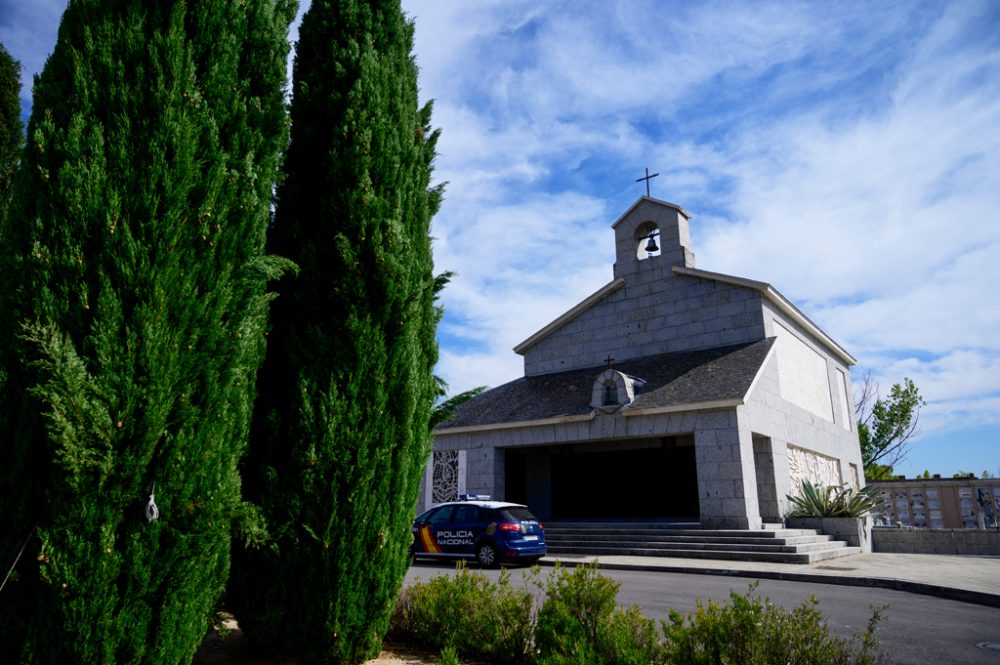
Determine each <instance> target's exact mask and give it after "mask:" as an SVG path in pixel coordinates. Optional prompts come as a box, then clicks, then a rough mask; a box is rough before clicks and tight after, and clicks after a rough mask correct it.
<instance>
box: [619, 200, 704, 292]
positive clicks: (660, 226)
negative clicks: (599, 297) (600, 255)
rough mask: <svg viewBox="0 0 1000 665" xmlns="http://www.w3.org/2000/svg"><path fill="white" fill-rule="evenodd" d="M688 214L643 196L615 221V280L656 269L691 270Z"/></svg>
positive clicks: (692, 261) (669, 204)
mask: <svg viewBox="0 0 1000 665" xmlns="http://www.w3.org/2000/svg"><path fill="white" fill-rule="evenodd" d="M690 218H691V215H689V214H688V213H687V211H685V210H684V209H683V208H681V207H680V206H676V205H674V204H673V203H667V202H666V201H660V200H659V199H654V198H652V197H649V196H643V197H641V198H640V199H639V200H638V201H636V202H635V203H634V204H633V205H632V207H631V208H629V209H628V211H627V212H626V213H625V214H624V215H622V216H621V217H619V218H618V221H616V222H615V223H614V224H612V225H611V228H612V229H614V231H615V277H627V276H629V275H636V274H638V273H640V272H645V271H646V270H648V269H651V268H653V267H654V266H655V267H673V266H685V267H687V268H693V267H694V252H692V251H691V229H690V227H689V226H688V220H689V219H690Z"/></svg>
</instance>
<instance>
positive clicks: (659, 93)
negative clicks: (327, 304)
mask: <svg viewBox="0 0 1000 665" xmlns="http://www.w3.org/2000/svg"><path fill="white" fill-rule="evenodd" d="M64 7H65V2H64V1H61V0H31V2H24V1H23V0H0V42H3V43H4V45H5V46H6V47H7V49H8V50H9V51H10V52H11V53H12V54H13V55H14V57H16V58H18V59H19V60H20V61H21V63H22V65H23V67H24V70H25V71H24V80H25V82H26V83H25V87H24V90H23V92H22V95H23V99H22V105H23V107H24V110H25V113H26V114H27V112H28V110H29V109H30V103H31V101H30V96H31V89H30V87H31V86H30V81H31V75H32V74H34V73H36V72H38V71H40V70H41V68H42V66H43V64H44V62H45V59H46V58H47V56H48V54H49V52H50V51H51V49H52V47H53V45H54V43H55V37H56V30H57V28H58V22H59V17H60V15H61V13H62V10H63V9H64ZM403 8H404V10H405V11H406V12H407V14H408V15H409V16H410V17H411V18H413V20H414V22H415V25H416V42H415V57H416V60H417V64H418V65H419V67H420V88H421V97H422V99H424V100H433V104H434V114H433V124H434V125H435V126H436V127H439V128H440V129H441V138H440V141H439V144H438V157H437V160H436V162H435V181H436V182H446V183H447V186H446V190H445V200H444V203H443V205H442V207H441V210H440V212H439V213H438V214H437V215H436V217H435V218H434V222H433V231H432V233H433V235H434V237H435V240H434V258H435V266H436V270H437V271H439V272H440V271H444V270H449V271H453V272H454V273H455V276H454V277H453V278H452V280H451V283H450V284H449V286H448V287H447V288H446V289H445V291H444V292H443V294H442V298H441V301H442V304H443V306H444V308H445V316H444V319H443V320H442V322H441V326H440V328H439V343H440V361H439V364H438V367H437V373H438V374H439V375H440V376H441V377H442V378H444V379H445V380H446V381H447V382H448V384H449V386H450V392H451V393H458V392H461V391H463V390H466V389H468V388H471V387H474V386H478V385H487V386H497V385H500V384H502V383H505V382H507V381H510V380H513V379H515V378H517V377H519V376H521V374H522V372H523V361H522V358H521V356H519V355H517V354H515V353H514V352H513V350H512V348H513V347H514V346H515V345H517V344H518V343H519V342H521V341H523V340H525V339H527V338H528V337H529V336H530V335H531V334H533V333H534V332H535V331H537V330H538V329H540V328H542V327H543V326H544V325H546V324H547V323H548V322H550V321H551V320H552V319H554V318H556V317H557V316H558V315H560V314H562V313H563V312H565V311H566V310H567V309H569V308H570V307H572V306H573V305H575V304H576V303H577V302H578V301H580V300H581V299H582V298H584V297H586V296H587V295H589V294H590V293H592V292H594V291H595V290H597V289H598V288H600V287H601V286H603V285H604V284H606V283H607V282H608V281H610V280H611V279H612V264H613V262H614V242H613V238H614V236H613V232H612V230H611V228H610V225H611V223H612V222H614V221H615V219H617V218H618V216H619V215H621V214H622V213H623V212H625V211H626V210H627V209H628V207H629V206H630V205H631V204H632V203H633V202H635V200H636V199H637V198H638V197H639V196H641V195H642V194H644V193H645V188H644V185H643V184H641V183H637V182H636V178H639V177H641V176H642V175H643V174H644V169H645V168H649V170H650V172H651V173H659V176H658V177H656V178H654V179H653V180H652V181H651V193H652V195H653V196H654V197H656V198H659V199H662V200H665V201H669V202H671V203H675V204H677V205H680V206H682V207H683V208H684V209H685V210H687V211H688V212H690V213H691V214H692V219H691V235H692V243H693V249H694V252H695V254H696V257H697V258H696V261H697V264H696V265H697V267H699V268H701V269H705V270H711V271H714V272H721V273H727V274H732V275H737V276H741V277H747V278H750V279H754V280H758V281H764V282H768V283H770V284H772V285H773V286H774V287H775V288H776V289H777V290H778V291H780V292H781V293H782V294H783V295H785V296H786V297H787V298H789V299H790V300H791V301H792V302H794V303H796V305H797V306H798V307H799V308H800V309H801V310H802V311H804V312H805V313H806V315H807V316H809V318H810V319H812V320H813V321H814V322H815V323H817V324H818V325H819V326H820V327H822V328H823V329H824V330H825V331H826V332H827V333H828V334H829V335H830V336H831V337H833V338H834V339H835V340H837V341H838V342H839V343H840V344H841V345H842V346H844V347H845V348H846V349H847V350H848V351H849V352H850V353H851V354H852V355H853V356H854V357H855V358H857V359H858V365H857V366H855V367H854V368H853V377H854V381H855V385H856V388H855V390H856V391H857V385H858V383H859V382H860V381H861V380H862V379H863V378H864V376H866V375H870V376H871V378H872V379H873V380H874V381H877V382H878V384H879V386H880V387H881V392H882V393H883V394H885V393H886V392H888V390H889V388H890V387H891V386H892V384H894V383H898V382H901V381H902V380H903V379H904V377H909V378H911V379H912V380H913V381H914V382H915V383H916V385H917V386H918V387H919V389H920V392H921V394H922V395H923V396H924V397H925V398H926V400H927V404H926V406H925V407H924V408H923V409H922V411H921V413H920V433H919V435H918V438H917V439H916V440H915V441H914V442H913V443H912V445H911V448H910V451H909V454H908V455H907V460H906V461H905V462H904V463H902V464H901V465H899V466H898V467H897V472H898V473H904V474H906V475H907V476H913V475H915V474H918V473H921V472H922V471H924V470H925V469H926V470H929V471H931V473H941V474H942V475H945V476H950V475H951V474H952V473H955V472H958V471H971V472H974V473H976V474H977V475H978V474H980V473H982V471H984V470H987V471H989V472H990V473H992V474H994V475H998V474H1000V3H997V2H995V1H992V0H984V1H982V2H977V1H974V0H968V1H966V0H955V1H949V2H943V1H942V2H917V1H909V0H907V1H901V2H892V1H891V0H885V1H881V2H876V3H873V2H846V1H845V2H837V3H827V2H818V1H817V2H792V1H782V2H766V1H763V0H762V1H759V2H752V3H747V2H681V1H676V2H674V1H667V0H657V1H652V0H651V1H649V2H643V1H641V0H621V1H617V2H614V1H611V0H567V1H556V0H552V1H549V2H537V0H479V1H477V2H475V3H470V2H468V1H467V0H404V1H403ZM294 37H295V31H294V29H293V34H292V38H293V39H294ZM26 117H27V116H26Z"/></svg>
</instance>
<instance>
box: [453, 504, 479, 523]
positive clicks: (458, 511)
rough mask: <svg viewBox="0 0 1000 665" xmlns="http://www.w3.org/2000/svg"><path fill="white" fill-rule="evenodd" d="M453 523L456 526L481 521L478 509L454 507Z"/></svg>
mask: <svg viewBox="0 0 1000 665" xmlns="http://www.w3.org/2000/svg"><path fill="white" fill-rule="evenodd" d="M453 521H454V522H456V523H458V524H472V523H475V522H479V521H481V520H480V518H479V508H478V507H477V506H456V507H455V519H454V520H453Z"/></svg>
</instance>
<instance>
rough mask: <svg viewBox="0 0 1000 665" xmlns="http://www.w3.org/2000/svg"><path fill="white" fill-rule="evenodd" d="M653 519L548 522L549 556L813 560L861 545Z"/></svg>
mask: <svg viewBox="0 0 1000 665" xmlns="http://www.w3.org/2000/svg"><path fill="white" fill-rule="evenodd" d="M679 526H687V525H677V524H662V523H654V522H630V523H621V522H606V523H605V522H601V523H597V522H585V523H567V522H555V523H552V522H550V523H549V524H547V525H546V527H545V539H546V542H547V545H548V552H549V555H550V556H558V555H559V554H566V555H570V554H576V555H592V556H599V555H605V556H612V555H619V556H652V557H684V558H696V559H726V560H743V561H761V562H777V563H812V562H814V561H823V560H826V559H831V558H836V557H840V556H847V555H849V554H855V553H857V552H858V551H860V550H859V548H855V547H847V546H846V543H844V542H843V541H835V540H833V539H832V537H830V536H827V535H823V534H819V533H817V532H816V531H815V530H812V529H786V528H784V527H782V526H781V525H780V524H765V525H763V527H762V528H761V529H753V530H740V529H691V528H679Z"/></svg>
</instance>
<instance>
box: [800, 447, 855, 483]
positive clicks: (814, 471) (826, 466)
mask: <svg viewBox="0 0 1000 665" xmlns="http://www.w3.org/2000/svg"><path fill="white" fill-rule="evenodd" d="M788 475H789V477H790V478H791V481H792V489H793V490H794V491H797V490H798V488H799V487H801V486H802V481H803V480H808V481H809V482H811V483H812V484H813V485H825V486H830V485H841V484H842V483H843V482H844V481H843V479H842V478H841V476H840V464H839V462H838V461H837V460H836V459H835V458H833V457H828V456H826V455H820V454H819V453H815V452H813V451H811V450H806V449H805V448H799V447H798V446H788Z"/></svg>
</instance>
